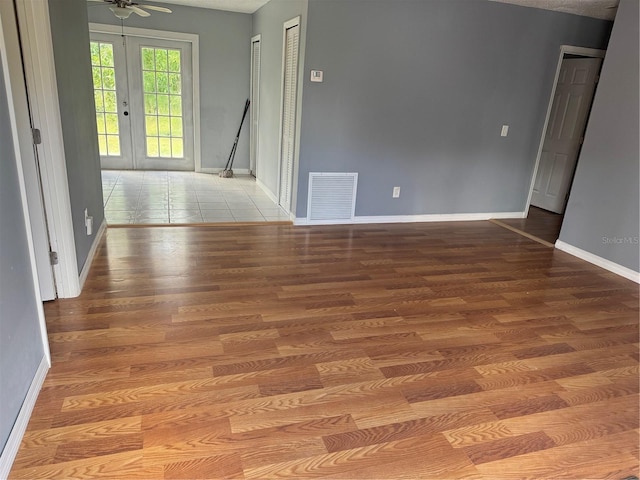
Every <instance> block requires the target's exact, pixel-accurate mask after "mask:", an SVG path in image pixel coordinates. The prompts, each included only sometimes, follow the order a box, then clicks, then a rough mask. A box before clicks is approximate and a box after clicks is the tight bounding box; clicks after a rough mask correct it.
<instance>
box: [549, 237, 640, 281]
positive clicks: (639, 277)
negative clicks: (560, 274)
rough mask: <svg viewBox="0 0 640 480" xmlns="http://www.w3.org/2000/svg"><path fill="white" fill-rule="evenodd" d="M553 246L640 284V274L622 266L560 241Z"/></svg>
mask: <svg viewBox="0 0 640 480" xmlns="http://www.w3.org/2000/svg"><path fill="white" fill-rule="evenodd" d="M555 246H556V248H557V249H558V250H561V251H563V252H565V253H568V254H569V255H573V256H574V257H578V258H579V259H581V260H584V261H585V262H589V263H592V264H594V265H597V266H598V267H601V268H604V269H605V270H608V271H610V272H612V273H615V274H616V275H620V276H621V277H624V278H626V279H628V280H631V281H632V282H635V283H640V273H639V272H635V271H633V270H631V269H630V268H627V267H623V266H622V265H619V264H617V263H614V262H612V261H611V260H607V259H606V258H602V257H599V256H598V255H594V254H593V253H590V252H587V251H586V250H582V249H581V248H578V247H574V246H573V245H570V244H568V243H565V242H563V241H562V240H557V241H556V245H555Z"/></svg>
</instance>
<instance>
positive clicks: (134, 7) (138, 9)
mask: <svg viewBox="0 0 640 480" xmlns="http://www.w3.org/2000/svg"><path fill="white" fill-rule="evenodd" d="M127 8H128V9H130V10H133V12H134V13H137V14H138V15H140V16H141V17H150V16H151V14H150V13H149V12H145V11H144V10H143V9H141V8H138V7H136V6H135V5H130V6H128V7H127Z"/></svg>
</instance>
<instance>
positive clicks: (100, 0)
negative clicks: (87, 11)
mask: <svg viewBox="0 0 640 480" xmlns="http://www.w3.org/2000/svg"><path fill="white" fill-rule="evenodd" d="M87 2H100V3H112V2H110V1H109V0H87Z"/></svg>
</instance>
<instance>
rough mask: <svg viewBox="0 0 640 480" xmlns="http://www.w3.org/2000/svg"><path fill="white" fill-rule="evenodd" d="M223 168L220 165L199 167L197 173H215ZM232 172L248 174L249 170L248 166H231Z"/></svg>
mask: <svg viewBox="0 0 640 480" xmlns="http://www.w3.org/2000/svg"><path fill="white" fill-rule="evenodd" d="M223 170H224V168H222V167H220V168H218V167H216V168H201V169H200V170H198V173H215V174H216V175H217V174H218V173H220V172H221V171H223ZM232 170H233V173H235V174H236V175H249V173H250V170H249V169H248V168H232Z"/></svg>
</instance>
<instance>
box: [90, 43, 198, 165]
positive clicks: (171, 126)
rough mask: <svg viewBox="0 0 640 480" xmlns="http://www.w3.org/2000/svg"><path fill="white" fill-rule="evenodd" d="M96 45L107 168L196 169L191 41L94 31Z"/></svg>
mask: <svg viewBox="0 0 640 480" xmlns="http://www.w3.org/2000/svg"><path fill="white" fill-rule="evenodd" d="M90 48H91V64H92V73H93V86H94V96H95V104H96V123H97V129H98V145H99V151H100V162H101V166H102V168H103V169H120V170H171V171H174V170H187V171H193V170H194V169H195V166H196V162H195V155H194V145H195V138H194V133H195V125H194V96H193V91H194V84H193V78H194V76H193V65H192V45H191V43H190V42H188V41H179V40H174V39H171V40H168V39H159V38H152V37H144V36H131V35H116V34H111V33H97V32H92V33H91V45H90Z"/></svg>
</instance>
